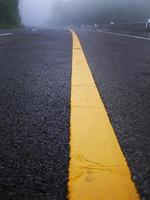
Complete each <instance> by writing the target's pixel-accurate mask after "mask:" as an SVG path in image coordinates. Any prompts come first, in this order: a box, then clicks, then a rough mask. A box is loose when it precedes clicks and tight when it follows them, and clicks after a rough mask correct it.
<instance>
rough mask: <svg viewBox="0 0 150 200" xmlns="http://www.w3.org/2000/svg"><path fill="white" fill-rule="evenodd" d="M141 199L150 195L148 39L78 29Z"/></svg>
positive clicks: (149, 59)
mask: <svg viewBox="0 0 150 200" xmlns="http://www.w3.org/2000/svg"><path fill="white" fill-rule="evenodd" d="M77 32H78V35H79V37H80V40H81V43H82V46H83V47H84V51H85V54H86V57H87V60H88V62H89V64H90V68H91V71H92V73H93V76H94V78H95V81H96V84H97V87H98V90H99V91H100V94H101V96H102V99H103V102H104V104H105V107H106V109H107V112H108V115H109V117H110V119H111V122H112V125H113V127H114V129H115V132H116V136H117V138H118V140H119V143H120V145H121V148H122V150H123V152H124V155H125V156H126V158H127V161H128V164H129V167H130V169H131V171H132V178H133V180H134V182H135V183H136V186H137V189H138V191H139V192H140V194H141V199H143V200H149V199H150V41H148V40H147V41H146V40H140V39H135V38H128V37H122V36H118V35H112V34H110V33H109V34H108V33H102V32H96V31H95V32H94V31H81V30H78V31H77Z"/></svg>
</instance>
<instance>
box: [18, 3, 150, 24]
mask: <svg viewBox="0 0 150 200" xmlns="http://www.w3.org/2000/svg"><path fill="white" fill-rule="evenodd" d="M19 8H20V15H21V19H22V23H23V24H24V25H29V26H30V25H35V26H38V25H39V26H41V25H43V26H50V25H69V24H94V23H97V24H104V23H110V22H111V21H114V22H116V23H129V22H130V23H131V22H133V23H134V22H144V21H146V20H147V18H149V17H150V1H149V0H133V1H131V0H120V1H118V0H32V1H31V0H21V1H20V5H19Z"/></svg>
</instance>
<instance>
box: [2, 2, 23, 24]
mask: <svg viewBox="0 0 150 200" xmlns="http://www.w3.org/2000/svg"><path fill="white" fill-rule="evenodd" d="M19 21H20V20H19V14H18V0H0V24H15V25H17V24H19Z"/></svg>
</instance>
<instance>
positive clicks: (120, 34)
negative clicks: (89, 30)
mask: <svg viewBox="0 0 150 200" xmlns="http://www.w3.org/2000/svg"><path fill="white" fill-rule="evenodd" d="M100 32H103V33H109V34H113V35H119V36H124V37H131V38H136V39H141V40H150V38H145V37H140V36H136V35H127V34H123V33H115V32H108V31H100Z"/></svg>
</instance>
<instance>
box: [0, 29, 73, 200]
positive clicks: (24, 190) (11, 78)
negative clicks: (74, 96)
mask: <svg viewBox="0 0 150 200" xmlns="http://www.w3.org/2000/svg"><path fill="white" fill-rule="evenodd" d="M7 32H8V31H7ZM9 32H10V31H9ZM12 32H13V35H11V36H7V37H0V200H20V199H22V200H64V199H66V196H67V177H68V162H69V121H70V79H71V48H72V44H71V34H70V33H69V31H65V30H61V31H60V30H50V31H48V30H47V31H46V30H45V31H42V30H41V31H34V32H32V30H22V29H20V30H19V29H18V30H12Z"/></svg>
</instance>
